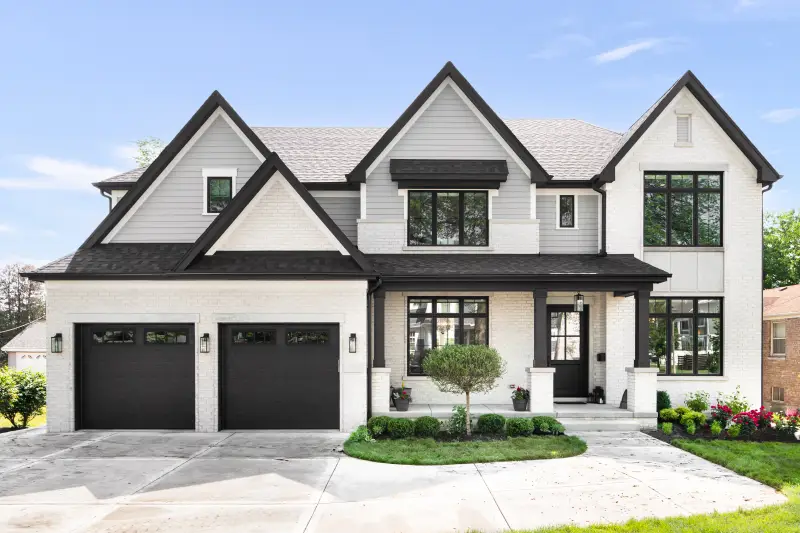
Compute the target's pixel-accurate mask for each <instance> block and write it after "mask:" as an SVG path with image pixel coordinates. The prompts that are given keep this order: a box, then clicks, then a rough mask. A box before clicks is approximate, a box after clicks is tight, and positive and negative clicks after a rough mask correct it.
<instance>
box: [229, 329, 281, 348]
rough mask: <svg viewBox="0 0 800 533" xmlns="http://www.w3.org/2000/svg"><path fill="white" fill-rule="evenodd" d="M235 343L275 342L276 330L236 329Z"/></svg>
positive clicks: (234, 332) (234, 333)
mask: <svg viewBox="0 0 800 533" xmlns="http://www.w3.org/2000/svg"><path fill="white" fill-rule="evenodd" d="M231 335H232V339H231V341H232V342H233V344H275V330H273V329H265V330H253V329H234V330H233V331H232V332H231Z"/></svg>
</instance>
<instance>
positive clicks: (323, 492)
mask: <svg viewBox="0 0 800 533" xmlns="http://www.w3.org/2000/svg"><path fill="white" fill-rule="evenodd" d="M341 461H342V459H341V458H339V457H337V458H336V464H335V465H333V470H331V475H330V477H328V481H326V482H325V486H324V487H323V488H322V492H320V493H319V498H318V499H317V503H316V505H314V510H313V511H311V515H310V516H309V517H308V522H306V527H304V528H303V533H306V531H308V526H309V525H311V521H312V520H313V519H314V515H315V514H317V509H319V503H320V502H321V501H322V498H323V497H324V496H325V491H327V490H328V485H329V484H330V482H331V479H333V474H335V473H336V469H337V468H338V467H339V463H340V462H341Z"/></svg>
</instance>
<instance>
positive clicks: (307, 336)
mask: <svg viewBox="0 0 800 533" xmlns="http://www.w3.org/2000/svg"><path fill="white" fill-rule="evenodd" d="M328 342H330V338H329V335H328V332H327V331H318V330H309V329H296V330H287V331H286V344H287V345H289V346H296V345H299V344H328Z"/></svg>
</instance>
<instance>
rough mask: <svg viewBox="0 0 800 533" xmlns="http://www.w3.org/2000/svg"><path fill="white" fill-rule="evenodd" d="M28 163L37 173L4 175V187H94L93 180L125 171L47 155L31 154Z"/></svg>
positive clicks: (81, 188)
mask: <svg viewBox="0 0 800 533" xmlns="http://www.w3.org/2000/svg"><path fill="white" fill-rule="evenodd" d="M25 167H26V168H27V169H28V171H30V172H32V173H33V175H31V176H27V177H19V178H16V177H13V178H11V177H10V178H0V189H62V190H63V189H72V190H91V188H92V187H91V184H92V183H93V182H95V181H100V180H103V179H106V178H108V177H111V176H114V175H115V174H119V173H121V171H120V170H118V169H115V168H111V167H102V166H98V165H92V164H88V163H83V162H80V161H68V160H64V159H56V158H54V157H47V156H34V157H29V158H27V159H26V160H25Z"/></svg>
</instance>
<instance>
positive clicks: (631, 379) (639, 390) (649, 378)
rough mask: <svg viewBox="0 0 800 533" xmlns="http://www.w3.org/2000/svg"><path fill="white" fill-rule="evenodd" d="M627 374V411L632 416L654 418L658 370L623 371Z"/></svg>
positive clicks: (631, 368) (627, 369) (629, 368)
mask: <svg viewBox="0 0 800 533" xmlns="http://www.w3.org/2000/svg"><path fill="white" fill-rule="evenodd" d="M625 371H626V372H627V373H628V411H631V412H632V413H633V414H634V416H648V417H652V416H656V387H657V384H658V368H634V367H628V368H626V369H625Z"/></svg>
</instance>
